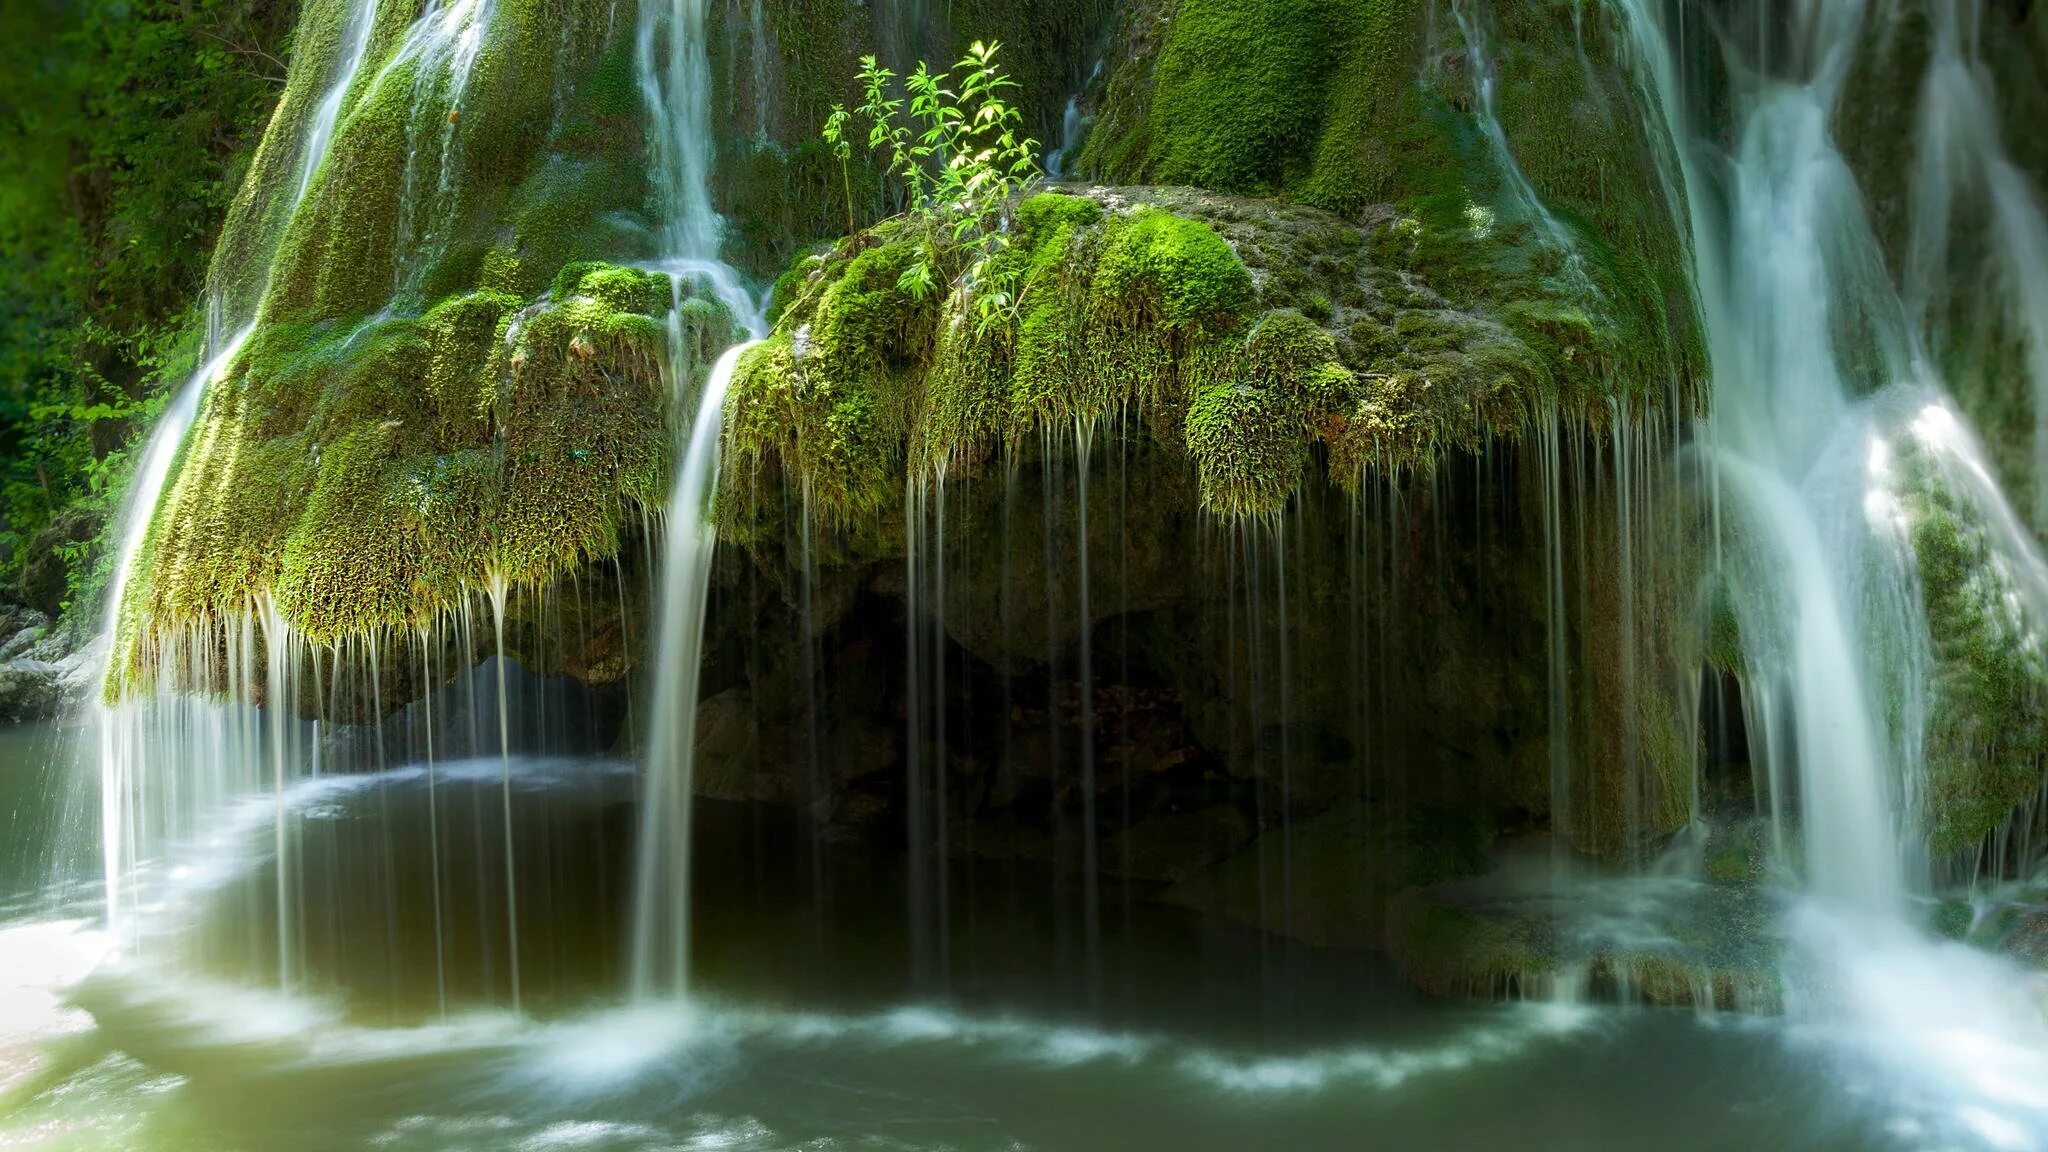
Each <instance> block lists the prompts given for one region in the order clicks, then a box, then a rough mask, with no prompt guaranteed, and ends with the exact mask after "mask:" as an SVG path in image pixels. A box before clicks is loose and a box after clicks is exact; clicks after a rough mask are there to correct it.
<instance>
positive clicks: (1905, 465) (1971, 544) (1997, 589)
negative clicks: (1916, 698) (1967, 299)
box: [1895, 406, 2048, 856]
mask: <svg viewBox="0 0 2048 1152" xmlns="http://www.w3.org/2000/svg"><path fill="white" fill-rule="evenodd" d="M1944 417H1946V419H1944ZM1951 421H1953V417H1947V414H1946V409H1944V408H1939V407H1938V406H1937V407H1930V408H1928V409H1927V410H1925V411H1923V412H1922V413H1921V415H1920V416H1919V417H1918V418H1917V420H1916V421H1915V423H1914V425H1913V427H1912V428H1911V429H1909V430H1908V432H1907V434H1906V435H1905V436H1902V437H1900V438H1898V439H1897V440H1896V441H1895V443H1896V444H1897V445H1898V448H1899V452H1898V455H1899V457H1900V459H1899V463H1898V469H1899V472H1900V474H1901V476H1902V481H1901V489H1902V490H1901V492H1900V498H1899V510H1900V514H1901V516H1902V517H1903V519H1904V523H1903V525H1902V528H1903V532H1904V535H1905V539H1906V543H1907V544H1908V545H1909V547H1910V548H1911V550H1912V554H1913V557H1914V560H1915V568H1916V572H1917V575H1918V577H1919V584H1920V594H1921V604H1922V608H1923V610H1924V612H1925V616H1926V622H1927V632H1928V637H1929V639H1930V640H1931V642H1932V649H1931V652H1930V653H1929V655H1931V657H1932V658H1933V666H1932V667H1931V668H1930V669H1929V673H1930V675H1929V678H1928V699H1927V701H1926V710H1927V716H1926V721H1925V723H1926V771H1927V785H1926V796H1925V797H1924V798H1923V804H1924V816H1925V820H1926V829H1925V831H1926V835H1927V839H1928V846H1929V848H1930V849H1931V850H1932V851H1933V852H1934V853H1935V854H1936V855H1937V856H1954V855H1957V854H1968V853H1972V852H1974V851H1975V850H1976V849H1977V848H1978V847H1979V846H1980V845H1982V844H1983V843H1984V841H1985V839H1986V838H1987V837H1988V836H1990V835H1991V834H1992V833H1993V832H1995V831H1997V830H1998V829H1999V828H2001V827H2003V826H2004V825H2005V823H2006V820H2007V819H2008V817H2009V816H2010V814H2011V813H2012V812H2013V811H2014V810H2015V809H2016V808H2019V807H2020V806H2021V805H2023V804H2025V803H2027V802H2028V801H2030V800H2033V799H2034V798H2035V797H2036V796H2038V795H2039V794H2040V791H2041V789H2042V787H2043V784H2044V781H2048V651H2044V650H2043V635H2044V632H2043V629H2044V628H2048V586H2044V585H2043V584H2042V583H2041V582H2040V580H2039V577H2038V570H2039V569H2038V566H2039V563H2040V561H2039V560H2038V558H2037V554H2035V553H2034V552H2033V545H2032V543H2031V542H2030V541H2028V540H2026V539H2025V538H2024V537H2022V536H2019V535H2017V534H2016V533H2015V528H2016V527H2017V526H2016V525H2007V524H2001V523H2000V522H1999V521H1998V519H1997V517H1998V515H1999V514H2000V510H1999V509H1996V508H1992V507H1987V506H1986V504H1985V503H1984V501H1983V495H1984V494H1983V490H1982V489H1981V488H1979V487H1978V483H1977V482H1976V481H1975V480H1974V479H1973V478H1972V476H1971V475H1970V474H1969V473H1968V472H1967V471H1966V470H1967V469H1968V468H1969V467H1970V465H1969V464H1968V463H1963V462H1958V461H1956V460H1954V459H1953V457H1952V456H1951V455H1950V453H1953V452H1954V451H1956V450H1957V445H1956V444H1955V443H1953V442H1951V441H1949V440H1947V439H1946V435H1947V434H1954V435H1958V436H1960V435H1963V433H1961V431H1960V429H1959V428H1956V427H1955V426H1954V425H1953V424H1952V423H1951Z"/></svg>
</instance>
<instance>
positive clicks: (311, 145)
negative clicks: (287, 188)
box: [292, 0, 377, 212]
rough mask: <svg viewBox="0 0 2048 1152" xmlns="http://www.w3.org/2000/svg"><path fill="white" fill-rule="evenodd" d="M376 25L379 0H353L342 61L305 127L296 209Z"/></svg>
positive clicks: (323, 157) (317, 168) (344, 30)
mask: <svg viewBox="0 0 2048 1152" xmlns="http://www.w3.org/2000/svg"><path fill="white" fill-rule="evenodd" d="M376 25H377V0H351V2H350V4H349V9H348V22H347V23H346V24H345V25H344V26H343V28H342V49H341V61H340V65H339V67H338V68H337V69H336V71H335V75H334V79H333V81H332V82H330V83H329V85H328V87H327V93H326V95H324V96H322V97H321V98H320V104H319V106H318V107H317V108H315V109H314V111H313V120H312V125H311V127H310V128H308V129H307V131H306V139H305V144H304V147H303V148H302V149H301V155H300V158H299V190H298V192H297V193H296V194H295V195H294V196H293V198H292V211H294V212H297V211H298V206H299V205H300V204H303V203H305V200H306V193H307V192H309V191H311V190H312V187H313V177H314V176H315V175H317V174H318V173H319V171H320V165H321V163H322V162H323V161H325V160H326V158H327V144H328V141H330V140H332V139H333V138H334V126H335V124H336V123H337V122H339V121H340V119H341V106H342V103H343V102H344V101H346V100H347V99H348V92H349V89H350V88H351V87H353V86H354V84H355V80H356V73H357V72H358V71H360V70H361V69H362V66H363V58H364V57H365V56H367V55H368V54H369V51H370V32H371V31H372V29H374V28H375V27H376Z"/></svg>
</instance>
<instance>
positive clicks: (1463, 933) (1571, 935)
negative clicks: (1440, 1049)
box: [1387, 858, 1783, 1013]
mask: <svg viewBox="0 0 2048 1152" xmlns="http://www.w3.org/2000/svg"><path fill="white" fill-rule="evenodd" d="M1780 918H1781V910H1780V908H1779V905H1778V902H1777V900H1776V899H1775V898H1774V897H1773V896H1772V895H1771V893H1770V892H1769V891H1768V890H1767V889H1765V888H1764V887H1762V886H1761V885H1760V884H1758V883H1756V882H1754V881H1751V880H1740V881H1737V880H1730V879H1726V878H1720V877H1716V876H1714V875H1711V874H1709V875H1708V876H1706V877H1703V878H1695V876H1694V875H1691V874H1669V875H1659V874H1654V873H1653V874H1647V875H1637V876H1604V877H1603V876H1594V875H1586V874H1583V873H1580V872H1578V871H1577V870H1575V869H1570V868H1566V869H1564V870H1559V869H1557V868H1554V867H1547V866H1546V865H1545V863H1544V862H1541V861H1539V860H1536V859H1534V858H1523V859H1519V860H1517V859H1512V858H1511V859H1510V861H1509V863H1508V864H1507V865H1505V866H1504V867H1503V868H1502V869H1501V870H1499V871H1496V872H1494V873H1492V874H1491V875H1489V876H1487V877H1485V878H1482V879H1478V880H1471V881H1463V882H1457V883H1450V884H1443V885H1438V886H1436V887H1432V888H1416V889H1411V890H1409V891H1407V892H1404V893H1402V894H1401V895H1400V896H1398V897H1397V898H1395V900H1394V901H1393V903H1392V906H1391V908H1390V910H1389V912H1388V917H1387V936H1388V948H1389V951H1390V953H1391V954H1392V955H1393V958H1394V961H1395V963H1396V964H1397V965H1399V966H1400V968H1401V971H1402V973H1403V974H1404V975H1406V976H1407V977H1408V979H1409V980H1410V981H1412V982H1413V983H1414V984H1415V985H1416V986H1417V987H1419V988H1421V989H1423V990H1424V991H1426V992H1429V993H1432V994H1434V995H1438V996H1454V997H1475V996H1476V997H1480V998H1488V999H1491V998H1496V997H1502V996H1510V997H1512V996H1527V997H1532V998H1542V997H1567V998H1569V997H1578V996H1591V997H1595V998H1601V999H1610V1000H1620V1001H1624V1002H1631V1001H1634V1002H1642V1003H1648V1004H1657V1005H1665V1006H1671V1007H1692V1008H1699V1009H1703V1010H1722V1011H1737V1012H1752V1013H1769V1012H1776V1011H1779V1010H1780V1008H1781V1006H1782V995H1783V993H1782V989H1781V986H1780V976H1779V967H1778V944H1777V924H1778V921H1779V919H1780Z"/></svg>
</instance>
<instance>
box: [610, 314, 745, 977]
mask: <svg viewBox="0 0 2048 1152" xmlns="http://www.w3.org/2000/svg"><path fill="white" fill-rule="evenodd" d="M756 342H757V341H751V340H750V341H748V342H746V343H743V344H736V345H734V346H733V347H731V348H728V349H726V351H725V354H724V355H722V356H720V357H719V358H718V362H717V363H716V364H715V365H713V366H712V369H711V378H710V379H709V380H707V381H705V384H704V395H703V397H702V399H701V400H699V401H698V405H697V418H696V421H695V422H694V423H693V424H692V425H691V428H690V440H689V446H688V448H687V449H686V450H685V451H684V453H683V458H682V461H681V463H680V464H679V465H678V467H677V468H676V481H675V488H674V490H673V491H672V492H671V493H670V495H669V504H668V532H667V537H666V542H665V545H664V547H665V551H664V552H663V554H662V555H663V560H662V583H661V594H660V600H659V609H658V623H657V625H656V627H657V631H656V633H655V647H654V661H655V664H654V667H655V680H654V699H655V702H656V703H655V707H654V722H653V725H652V726H651V728H650V730H649V740H648V757H647V782H646V785H645V788H644V791H643V793H642V796H641V801H640V813H641V815H640V845H639V856H640V861H639V877H638V881H637V884H638V886H637V888H636V890H635V892H634V915H633V925H634V927H633V995H634V998H635V999H646V998H648V997H650V996H653V995H656V994H667V995H671V996H680V995H682V994H683V993H685V992H687V991H688V990H689V957H690V835H689V832H690V810H691V796H692V789H693V786H694V776H695V773H694V768H695V759H696V736H697V680H698V674H699V672H700V670H701V669H702V667H703V651H704V613H705V609H706V607H707V605H708V603H709V600H710V592H711V560H712V557H713V555H714V554H715V553H716V551H717V545H718V533H717V529H716V527H715V526H714V525H713V523H712V519H711V514H712V499H713V497H714V495H715V494H716V484H717V481H718V448H719V440H720V438H721V436H722V434H723V432H724V428H725V423H724V420H723V418H722V414H723V412H724V408H725V392H726V386H727V385H729V384H730V383H731V382H732V374H733V370H734V368H736V367H737V366H738V364H739V360H740V357H741V355H743V354H744V353H745V352H746V351H747V349H749V348H752V347H753V346H754V344H755V343H756Z"/></svg>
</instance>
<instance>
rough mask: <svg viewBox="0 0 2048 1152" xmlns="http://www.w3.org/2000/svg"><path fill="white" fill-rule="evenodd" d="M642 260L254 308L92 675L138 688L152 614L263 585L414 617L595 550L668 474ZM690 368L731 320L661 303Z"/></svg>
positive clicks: (603, 553)
mask: <svg viewBox="0 0 2048 1152" xmlns="http://www.w3.org/2000/svg"><path fill="white" fill-rule="evenodd" d="M676 295H677V294H676V292H675V290H674V289H673V287H672V285H671V282H670V281H669V279H668V278H667V277H665V276H657V275H653V274H649V273H646V272H642V271H640V270H638V269H634V268H629V267H622V266H617V265H609V264H598V263H583V264H571V265H569V266H567V267H565V268H564V269H563V270H562V272H561V274H560V275H558V276H557V277H556V279H555V282H554V284H553V285H552V287H551V288H550V289H549V290H548V291H547V292H545V293H543V294H542V295H541V296H540V297H539V298H538V299H536V300H534V301H531V302H525V301H521V300H520V299H519V298H517V297H514V296H510V295H507V294H505V293H501V292H494V291H490V290H479V291H475V292H468V293H463V294H460V295H456V296H451V297H449V298H447V299H444V300H442V301H441V302H439V303H438V304H436V305H435V306H433V307H432V308H430V309H428V310H427V311H426V312H425V313H424V314H422V315H419V316H412V317H405V316H392V317H372V318H370V319H367V320H361V321H355V322H351V323H338V322H328V323H321V324H312V325H295V324H270V325H266V326H264V327H262V328H260V329H259V330H258V331H257V332H256V334H255V335H254V336H253V337H252V338H251V339H250V341H249V343H248V344H247V345H246V346H245V347H244V348H243V350H242V352H241V354H240V356H238V357H237V358H236V360H235V362H234V363H233V365H232V366H231V368H230V369H229V370H228V372H227V373H226V374H225V375H224V376H223V377H221V378H220V379H219V380H218V381H217V382H216V383H215V384H214V385H213V387H212V390H211V391H210V393H209V395H208V398H207V402H206V406H205V409H204V411H203V412H202V414H201V417H200V420H199V423H198V425H197V426H196V427H195V428H194V429H193V432H192V435H191V436H190V438H189V439H188V441H187V443H186V446H185V448H184V454H183V459H182V461H181V462H180V464H179V466H178V468H177V470H176V472H175V476H176V482H175V483H174V484H173V485H172V487H171V488H170V489H169V490H167V491H166V493H165V494H164V497H163V500H162V502H161V504H160V505H159V507H158V511H157V515H156V518H155V520H154V522H153V524H152V526H151V530H150V534H149V537H148V539H147V540H146V541H145V544H144V550H143V553H142V555H141V558H140V561H139V563H140V567H139V569H138V579H139V580H141V581H145V582H146V584H145V583H138V584H137V585H135V587H137V588H138V589H144V594H142V595H135V596H130V597H129V598H128V604H127V606H126V608H125V617H124V620H123V623H122V629H121V636H120V641H119V642H120V645H121V649H120V658H119V660H117V662H116V664H115V669H116V671H115V676H114V681H115V682H114V683H110V684H109V686H108V691H109V692H110V693H118V692H120V691H122V690H124V689H125V688H126V687H128V686H131V685H132V686H134V687H137V688H139V689H145V690H146V689H147V688H148V687H150V684H149V683H148V681H149V680H150V678H151V677H152V676H153V675H154V674H155V673H154V660H153V658H152V654H153V652H154V651H155V650H156V647H157V644H158V640H159V638H160V637H162V636H164V635H166V634H169V633H172V632H176V631H179V630H182V629H187V628H189V627H191V626H193V625H204V624H206V623H207V622H209V621H222V620H231V619H236V618H238V617H240V616H243V615H245V614H248V613H250V612H252V611H257V610H258V609H259V607H261V606H263V605H265V604H267V605H268V607H269V609H270V611H272V612H274V613H275V614H276V616H277V618H278V619H279V620H280V621H281V622H282V623H283V624H284V625H285V626H287V627H288V628H289V629H290V630H291V631H292V633H294V634H295V635H297V636H300V637H303V638H304V639H305V640H307V641H310V642H312V643H314V644H317V645H327V646H332V645H334V644H337V643H340V642H342V641H345V640H348V639H352V638H356V637H365V636H369V637H374V636H378V635H382V634H386V633H392V632H412V631H417V630H419V629H421V628H424V627H426V626H427V625H429V624H431V623H432V622H433V621H434V620H436V619H437V618H438V617H439V616H441V615H442V614H444V613H446V612H447V611H449V610H450V609H452V608H453V607H455V606H456V605H458V604H460V603H462V602H463V600H464V598H465V597H466V596H468V595H470V594H473V593H476V592H479V591H481V590H485V589H489V588H492V587H504V588H509V589H521V590H536V589H541V588H544V587H546V586H548V585H550V584H551V583H553V582H554V581H556V580H557V579H558V578H559V577H562V576H564V575H567V574H569V573H572V572H574V571H577V570H579V569H581V568H583V567H585V566H587V565H589V564H590V563H592V562H594V561H600V560H605V559H608V558H610V557H612V556H614V555H615V554H616V553H617V551H618V549H619V544H620V540H621V535H622V530H623V529H624V528H625V527H626V526H627V525H629V524H633V523H638V522H639V521H640V520H641V519H642V518H643V517H644V514H645V512H646V511H647V510H649V509H654V508H658V507H659V506H660V505H661V504H662V503H663V502H664V501H665V499H666V496H667V490H668V472H669V466H668V459H669V457H668V454H669V443H670V437H669V435H668V433H667V424H666V421H664V419H663V418H662V416H663V414H664V413H666V412H668V411H669V410H670V407H671V403H672V393H673V391H674V390H675V388H676V387H685V388H687V387H690V386H693V385H694V383H695V381H675V382H672V381H669V380H667V379H665V378H664V370H663V364H664V363H665V362H666V360H667V358H668V351H667V344H668V342H669V341H670V340H671V339H672V338H676V336H672V334H671V332H670V331H669V329H668V327H667V325H666V323H665V319H666V317H667V316H668V315H669V313H670V312H671V309H672V307H673V306H674V304H675V299H676ZM676 312H677V315H678V317H679V319H680V325H679V329H678V332H677V334H676V335H677V336H679V338H680V339H681V341H682V342H683V344H684V348H683V352H684V355H683V357H682V363H684V364H685V365H695V366H696V368H694V369H686V370H687V371H691V372H693V373H694V372H701V370H702V368H703V367H704V366H708V364H709V363H710V361H711V359H712V358H713V356H714V355H715V353H716V351H717V350H718V349H719V348H721V347H724V346H725V345H726V344H728V343H730V342H731V340H732V339H733V338H734V335H735V331H736V329H735V326H734V323H733V320H732V317H731V316H730V315H729V314H728V313H727V312H726V311H725V309H724V308H723V307H722V306H720V305H718V304H715V303H711V302H708V301H705V300H701V299H692V298H688V297H687V290H685V292H684V298H683V299H682V300H681V306H680V308H679V309H676Z"/></svg>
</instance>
